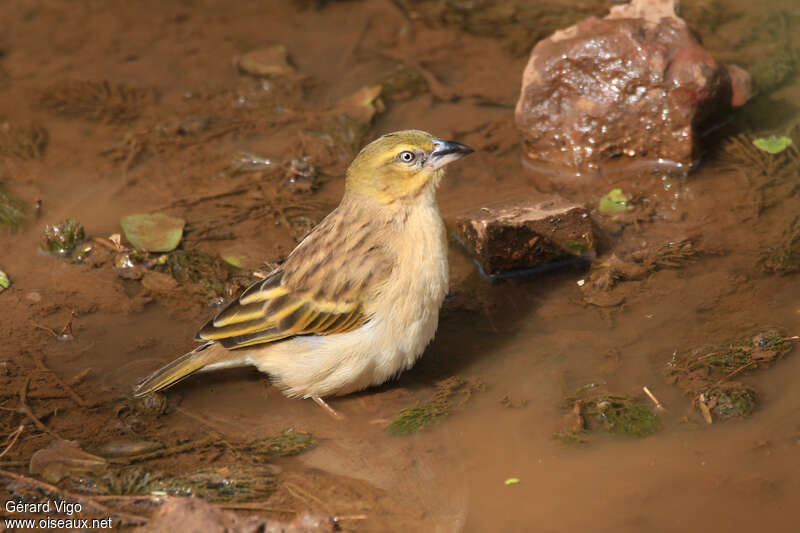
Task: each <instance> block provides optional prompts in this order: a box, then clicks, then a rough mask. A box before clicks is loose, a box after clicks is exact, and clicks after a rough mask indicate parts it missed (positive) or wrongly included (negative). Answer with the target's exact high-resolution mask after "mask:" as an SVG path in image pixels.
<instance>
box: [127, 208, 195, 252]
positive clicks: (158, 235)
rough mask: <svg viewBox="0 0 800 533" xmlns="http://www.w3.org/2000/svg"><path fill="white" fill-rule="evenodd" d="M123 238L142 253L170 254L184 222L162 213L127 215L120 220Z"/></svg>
mask: <svg viewBox="0 0 800 533" xmlns="http://www.w3.org/2000/svg"><path fill="white" fill-rule="evenodd" d="M120 224H121V225H122V230H123V231H124V232H125V237H126V238H127V239H128V241H129V242H130V243H131V244H132V245H133V247H134V248H136V249H137V250H139V251H142V252H170V251H172V250H174V249H175V248H177V247H178V244H180V242H181V237H183V227H184V226H185V225H186V221H185V220H183V219H182V218H177V217H171V216H169V215H165V214H164V213H141V214H136V215H128V216H125V217H122V220H120Z"/></svg>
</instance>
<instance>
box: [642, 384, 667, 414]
mask: <svg viewBox="0 0 800 533" xmlns="http://www.w3.org/2000/svg"><path fill="white" fill-rule="evenodd" d="M642 390H643V391H644V393H645V394H647V397H648V398H650V399H651V400H653V403H654V404H656V409H657V410H659V411H664V412H667V408H666V407H664V406H663V405H662V404H661V402H659V401H658V398H656V397H655V395H654V394H653V393H652V392H650V389H648V388H647V386H644V387H642Z"/></svg>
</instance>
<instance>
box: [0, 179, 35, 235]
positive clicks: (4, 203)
mask: <svg viewBox="0 0 800 533" xmlns="http://www.w3.org/2000/svg"><path fill="white" fill-rule="evenodd" d="M27 214H28V206H27V205H26V204H25V202H23V201H22V200H20V199H19V198H17V197H16V196H15V195H14V194H13V193H12V192H11V191H9V190H8V189H7V188H6V187H5V186H4V185H3V184H2V183H0V229H2V228H7V229H10V230H12V231H13V230H16V229H17V228H19V227H20V226H21V225H22V223H23V222H25V218H26V217H27Z"/></svg>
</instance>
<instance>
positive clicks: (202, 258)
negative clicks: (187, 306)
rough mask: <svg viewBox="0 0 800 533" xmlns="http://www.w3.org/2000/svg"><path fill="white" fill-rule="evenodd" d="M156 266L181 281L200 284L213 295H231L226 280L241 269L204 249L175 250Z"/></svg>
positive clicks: (206, 291) (205, 291)
mask: <svg viewBox="0 0 800 533" xmlns="http://www.w3.org/2000/svg"><path fill="white" fill-rule="evenodd" d="M156 268H157V270H161V271H166V272H167V273H169V274H171V275H172V277H173V278H175V280H176V281H178V282H179V283H193V284H196V285H199V286H200V287H201V288H202V291H203V292H204V293H205V294H206V295H208V296H212V297H227V296H229V295H228V294H227V290H226V287H227V284H226V282H227V281H228V280H229V279H230V277H231V275H232V274H234V273H236V272H238V271H239V269H237V268H236V267H233V266H231V265H230V264H228V263H226V262H225V261H224V260H223V259H222V258H221V257H218V256H213V255H210V254H207V253H206V252H203V251H202V250H175V251H173V252H170V253H169V254H168V255H167V259H166V261H165V263H164V264H163V265H158V266H157V267H156Z"/></svg>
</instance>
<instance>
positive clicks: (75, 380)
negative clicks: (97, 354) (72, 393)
mask: <svg viewBox="0 0 800 533" xmlns="http://www.w3.org/2000/svg"><path fill="white" fill-rule="evenodd" d="M91 371H92V367H89V368H87V369H86V370H84V371H83V372H81V373H80V374H78V375H76V376H74V377H73V378H72V379H70V380H69V381H68V382H67V383H69V385H70V386H73V387H74V386H75V385H79V384H80V383H81V382H82V381H83V380H84V379H86V376H88V375H89V372H91Z"/></svg>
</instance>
